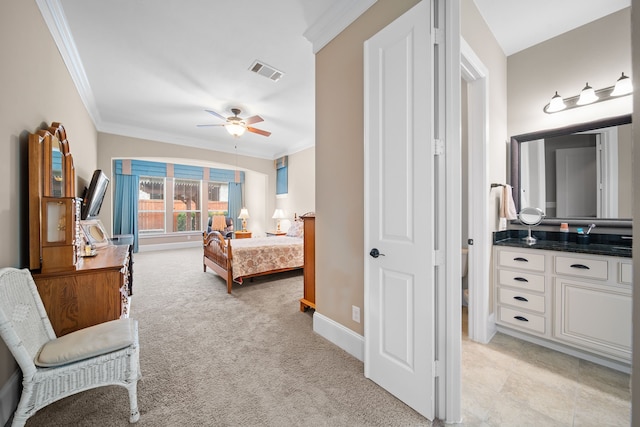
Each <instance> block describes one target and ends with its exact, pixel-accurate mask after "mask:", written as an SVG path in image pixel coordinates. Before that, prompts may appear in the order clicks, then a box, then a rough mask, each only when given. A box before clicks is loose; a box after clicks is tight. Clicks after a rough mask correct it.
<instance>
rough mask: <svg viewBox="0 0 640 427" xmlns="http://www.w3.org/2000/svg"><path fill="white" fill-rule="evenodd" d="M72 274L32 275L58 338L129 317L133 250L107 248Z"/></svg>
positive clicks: (81, 262)
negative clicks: (131, 252) (130, 258)
mask: <svg viewBox="0 0 640 427" xmlns="http://www.w3.org/2000/svg"><path fill="white" fill-rule="evenodd" d="M96 252H97V253H96V255H95V256H93V257H86V258H79V261H78V263H77V264H76V268H75V269H74V270H69V271H58V272H48V273H32V275H33V279H34V281H35V282H36V286H37V287H38V292H39V293H40V297H41V298H42V303H43V304H44V307H45V309H46V310H47V314H48V315H49V320H50V321H51V325H52V326H53V330H54V331H55V333H56V335H57V336H61V335H66V334H68V333H70V332H73V331H77V330H78V329H82V328H86V327H88V326H93V325H97V324H98V323H103V322H107V321H109V320H116V319H119V318H121V317H128V316H129V304H130V296H129V274H130V272H129V246H128V245H121V246H105V247H102V248H99V249H97V251H96Z"/></svg>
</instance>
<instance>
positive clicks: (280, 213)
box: [271, 209, 286, 233]
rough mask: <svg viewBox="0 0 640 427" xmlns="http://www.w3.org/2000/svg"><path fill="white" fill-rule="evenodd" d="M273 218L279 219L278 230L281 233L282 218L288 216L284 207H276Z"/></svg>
mask: <svg viewBox="0 0 640 427" xmlns="http://www.w3.org/2000/svg"><path fill="white" fill-rule="evenodd" d="M271 218H273V219H277V220H278V227H277V228H276V231H277V232H278V233H279V232H280V220H281V219H284V218H286V216H285V215H284V211H283V210H282V209H276V210H275V211H274V212H273V216H272V217H271Z"/></svg>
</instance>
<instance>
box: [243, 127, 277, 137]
mask: <svg viewBox="0 0 640 427" xmlns="http://www.w3.org/2000/svg"><path fill="white" fill-rule="evenodd" d="M247 130H248V131H249V132H253V133H257V134H258V135H262V136H269V135H271V132H267V131H266V130H262V129H256V128H252V127H250V126H247Z"/></svg>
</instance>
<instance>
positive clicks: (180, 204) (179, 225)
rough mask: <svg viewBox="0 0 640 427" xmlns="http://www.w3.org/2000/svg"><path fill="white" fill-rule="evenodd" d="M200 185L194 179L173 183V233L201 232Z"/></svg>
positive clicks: (178, 180) (179, 180)
mask: <svg viewBox="0 0 640 427" xmlns="http://www.w3.org/2000/svg"><path fill="white" fill-rule="evenodd" d="M200 183H201V181H196V180H193V179H178V178H176V179H175V180H174V181H173V231H201V230H202V217H201V215H202V210H201V208H200Z"/></svg>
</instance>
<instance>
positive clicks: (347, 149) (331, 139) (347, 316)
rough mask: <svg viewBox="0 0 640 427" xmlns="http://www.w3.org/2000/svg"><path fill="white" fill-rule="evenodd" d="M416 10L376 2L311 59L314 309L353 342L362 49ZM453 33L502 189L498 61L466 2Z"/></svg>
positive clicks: (502, 61)
mask: <svg viewBox="0 0 640 427" xmlns="http://www.w3.org/2000/svg"><path fill="white" fill-rule="evenodd" d="M416 3H418V2H417V1H412V2H403V4H400V2H393V1H391V0H379V1H378V2H377V3H376V4H375V5H374V6H372V7H371V8H370V9H369V10H368V11H367V12H366V13H365V14H364V15H362V16H361V17H360V18H359V19H358V20H357V21H355V22H354V23H353V24H352V25H351V26H349V27H348V28H347V29H346V30H345V31H343V32H342V33H341V34H340V35H339V36H338V37H336V38H335V39H334V40H333V41H332V42H331V43H329V44H328V45H327V46H326V47H324V48H323V49H322V50H321V51H320V52H318V54H317V55H316V205H317V209H316V211H317V217H316V304H317V309H318V312H319V313H321V314H323V315H325V316H327V317H329V318H331V319H332V320H334V321H336V322H338V323H340V324H342V325H344V326H345V327H347V328H349V329H351V330H353V331H355V332H356V333H359V334H363V333H364V329H363V324H362V323H356V322H354V321H352V320H351V306H352V305H355V306H358V307H361V308H362V307H363V304H364V255H365V249H364V231H363V219H364V214H363V211H364V196H363V190H364V182H363V175H364V153H363V138H364V135H363V126H364V125H363V114H364V113H363V65H362V64H363V43H364V41H365V40H367V39H368V38H370V37H371V36H372V35H374V34H375V33H376V32H378V31H379V30H380V29H382V28H383V27H385V26H386V25H387V24H388V23H390V22H391V21H393V20H394V19H395V18H396V17H398V16H400V15H401V14H402V13H404V12H405V11H406V10H408V9H409V8H410V7H411V6H413V5H414V4H416ZM461 29H462V30H461V31H462V36H463V37H464V38H465V40H466V41H467V43H468V44H469V45H470V46H471V48H472V49H473V50H474V52H475V53H476V55H478V57H479V58H480V59H481V60H482V61H483V63H484V65H485V67H486V68H487V69H488V71H489V78H488V80H489V122H490V123H489V135H488V141H489V147H488V162H489V164H488V167H487V170H488V171H489V179H490V180H492V182H505V181H506V178H507V162H506V158H507V154H506V149H507V144H506V142H505V141H506V140H507V132H506V114H507V113H506V111H507V109H506V103H507V87H506V72H507V61H506V57H505V56H504V53H502V50H501V49H500V47H499V46H498V44H497V43H496V41H495V39H494V37H493V35H492V34H491V32H490V31H489V29H488V27H487V26H486V24H485V23H484V21H483V20H482V17H481V16H480V14H479V12H478V10H477V9H476V7H475V4H474V3H473V0H462V1H461ZM336 106H339V108H337V107H336ZM345 115H346V118H345ZM491 203H492V207H491V214H490V218H491V224H490V225H489V228H491V227H497V222H498V218H497V213H498V205H497V203H498V200H497V199H496V198H495V195H492V201H491ZM490 231H493V229H488V230H487V232H490Z"/></svg>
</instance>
